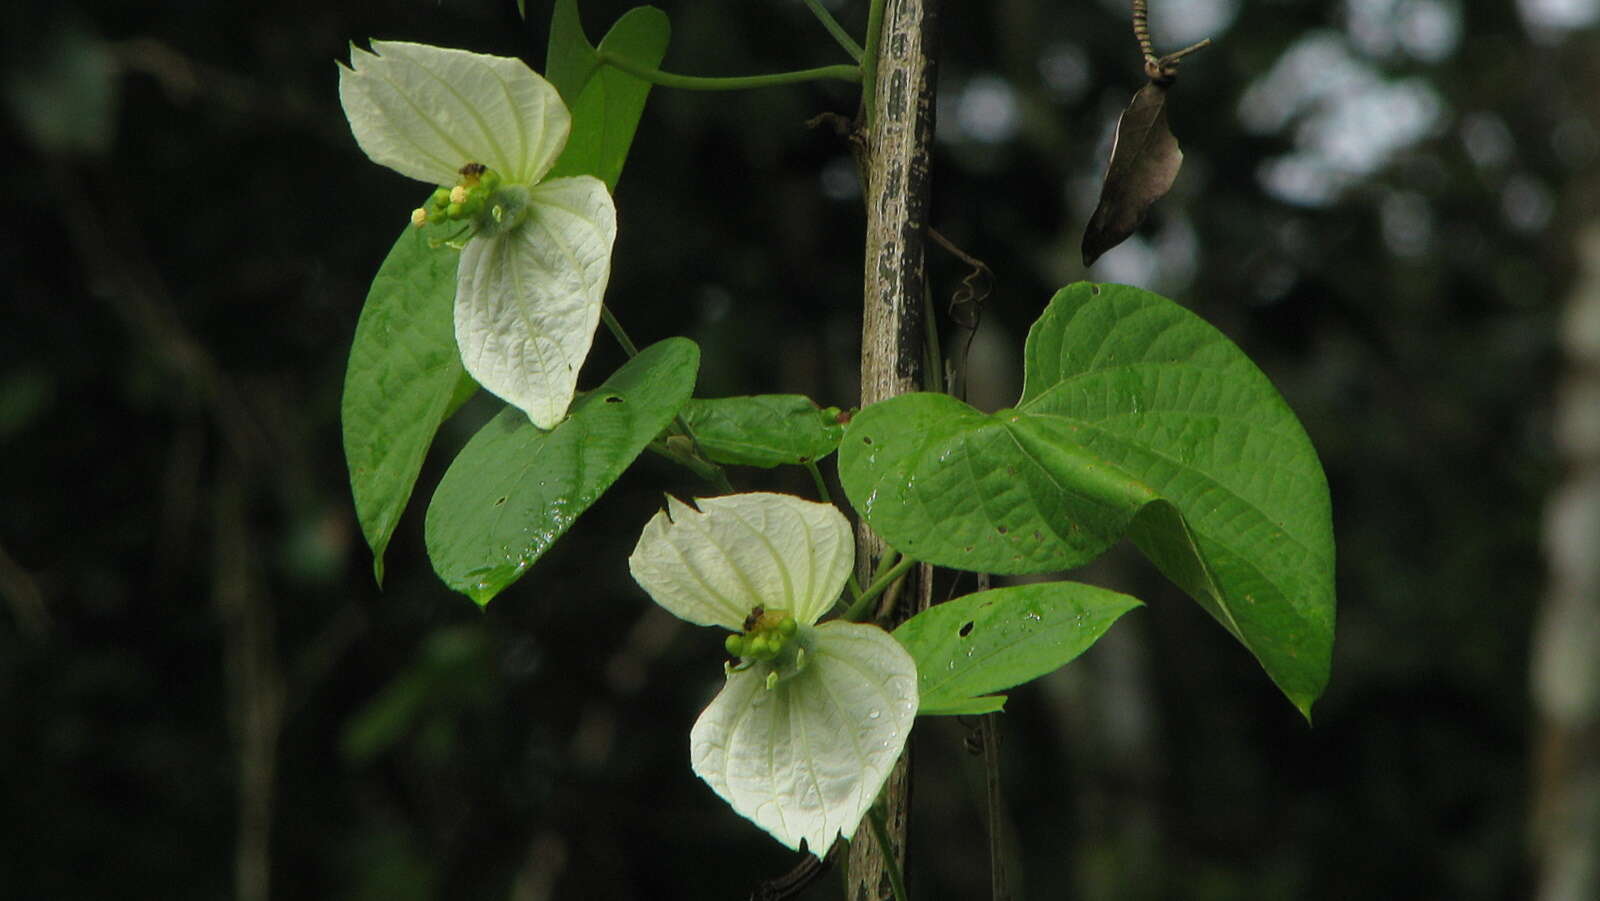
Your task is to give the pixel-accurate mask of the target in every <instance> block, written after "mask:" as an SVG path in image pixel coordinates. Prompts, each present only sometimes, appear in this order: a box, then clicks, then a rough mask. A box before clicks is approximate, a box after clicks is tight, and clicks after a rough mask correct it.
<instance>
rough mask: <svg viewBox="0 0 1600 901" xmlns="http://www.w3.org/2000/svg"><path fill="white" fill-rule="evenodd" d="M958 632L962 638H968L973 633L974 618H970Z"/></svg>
mask: <svg viewBox="0 0 1600 901" xmlns="http://www.w3.org/2000/svg"><path fill="white" fill-rule="evenodd" d="M957 634H959V635H960V636H961V637H962V638H966V637H967V636H968V635H971V634H972V620H970V619H969V620H967V622H966V625H964V626H962V627H961V629H960V631H959V632H958V633H957Z"/></svg>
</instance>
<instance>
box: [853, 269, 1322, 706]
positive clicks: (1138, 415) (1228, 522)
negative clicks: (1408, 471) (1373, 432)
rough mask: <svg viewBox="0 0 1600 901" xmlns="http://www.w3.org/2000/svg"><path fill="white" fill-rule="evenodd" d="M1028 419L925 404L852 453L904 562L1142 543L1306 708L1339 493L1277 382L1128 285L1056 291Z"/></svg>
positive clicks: (865, 500)
mask: <svg viewBox="0 0 1600 901" xmlns="http://www.w3.org/2000/svg"><path fill="white" fill-rule="evenodd" d="M1024 367H1025V383H1024V389H1023V395H1022V400H1021V402H1020V403H1019V404H1018V405H1017V407H1016V409H1013V410H1004V411H1000V412H998V413H995V414H993V415H986V414H983V413H980V412H978V411H977V410H974V409H972V408H971V407H968V406H966V405H965V404H962V403H960V402H959V401H956V400H954V399H952V398H948V397H944V396H942V395H926V394H912V395H903V396H901V397H897V398H893V399H891V400H888V401H884V402H882V403H879V404H874V405H873V406H871V407H868V408H867V409H865V410H862V411H861V412H860V413H858V414H857V415H856V416H855V418H854V419H853V420H852V422H851V424H850V426H849V428H848V429H847V430H846V432H845V438H844V442H843V443H842V444H841V445H840V453H839V470H840V478H841V481H842V482H843V484H844V488H845V492H846V494H847V495H848V496H849V498H850V500H851V503H853V504H854V505H855V506H856V509H857V510H858V511H860V512H861V514H862V516H864V517H866V519H867V521H868V522H869V523H870V524H871V526H872V528H873V529H874V530H876V531H877V532H878V533H879V534H880V535H882V536H883V537H884V539H885V540H887V541H888V542H889V543H890V544H892V545H894V546H895V547H896V548H897V549H899V550H900V551H901V552H903V553H905V554H907V555H909V556H912V557H915V558H917V559H919V560H925V561H928V562H930V563H934V564H937V565H941V566H950V567H955V568H959V569H969V570H974V571H980V572H995V573H1021V572H1044V571H1049V570H1056V569H1065V568H1069V567H1073V566H1079V565H1082V564H1084V563H1087V562H1088V561H1089V560H1092V559H1093V558H1094V557H1096V556H1098V555H1099V554H1100V553H1102V552H1103V551H1104V550H1105V549H1106V548H1107V547H1109V546H1110V545H1111V544H1112V543H1113V542H1114V541H1116V540H1117V539H1118V538H1120V537H1122V536H1123V535H1124V534H1126V535H1127V536H1128V537H1130V538H1132V539H1133V540H1134V542H1135V543H1136V544H1137V545H1138V546H1139V548H1140V549H1141V550H1142V551H1144V553H1145V555H1146V556H1148V557H1149V558H1150V559H1151V560H1152V561H1153V562H1155V564H1156V565H1157V566H1158V567H1159V568H1160V569H1161V571H1162V572H1163V573H1165V574H1166V575H1167V576H1168V577H1169V578H1171V579H1172V580H1173V581H1174V582H1176V583H1177V584H1178V585H1179V586H1181V587H1182V588H1183V589H1184V590H1185V591H1187V592H1188V593H1189V594H1190V595H1191V596H1192V597H1194V598H1195V599H1196V600H1197V601H1198V602H1199V603H1200V604H1201V605H1202V606H1203V607H1205V609H1206V610H1207V611H1209V612H1210V613H1211V614H1212V616H1213V617H1215V618H1216V619H1217V620H1218V622H1220V623H1222V625H1223V626H1224V627H1225V628H1227V629H1228V631H1229V632H1231V633H1233V635H1234V636H1235V637H1236V638H1238V639H1239V641H1240V642H1242V643H1243V644H1244V645H1245V647H1246V648H1248V649H1249V650H1250V652H1251V653H1252V654H1254V655H1255V657H1256V659H1257V660H1258V661H1260V663H1261V665H1262V667H1263V668H1264V669H1266V671H1267V673H1268V675H1269V676H1271V678H1272V679H1273V681H1274V682H1275V683H1276V684H1277V685H1278V687H1279V688H1280V689H1281V690H1282V691H1283V692H1284V694H1285V695H1286V696H1288V698H1289V699H1290V700H1291V701H1292V702H1293V703H1294V704H1295V705H1296V706H1297V707H1299V708H1300V709H1301V711H1302V712H1307V713H1308V712H1309V710H1310V706H1311V703H1312V702H1313V701H1314V700H1315V699H1316V698H1317V696H1318V695H1320V694H1321V692H1322V689H1323V687H1324V686H1325V685H1326V683H1327V678H1328V666H1329V661H1330V657H1331V654H1332V645H1333V619H1334V593H1333V559H1334V552H1333V529H1332V522H1331V513H1330V508H1329V503H1328V488H1327V481H1326V479H1325V477H1324V476H1323V473H1322V467H1321V465H1320V464H1319V463H1318V462H1317V456H1316V452H1315V451H1314V450H1313V449H1312V447H1311V442H1310V440H1309V439H1308V438H1307V437H1306V435H1305V432H1304V430H1303V429H1301V427H1300V424H1299V422H1298V421H1296V419H1295V418H1294V414H1293V413H1292V412H1290V410H1289V408H1288V406H1287V405H1286V404H1284V402H1283V399H1282V398H1281V397H1280V396H1279V395H1278V393H1277V391H1276V390H1274V389H1273V387H1272V385H1271V383H1270V382H1268V381H1267V378H1266V376H1264V375H1262V374H1261V372H1260V370H1258V369H1257V368H1256V367H1255V366H1254V364H1252V363H1251V362H1250V361H1249V359H1248V358H1246V357H1245V355H1244V354H1243V353H1242V352H1241V351H1240V350H1239V349H1238V348H1237V347H1235V346H1234V345H1233V344H1232V343H1231V342H1229V341H1228V340H1227V339H1226V338H1225V337H1223V336H1222V334H1221V333H1219V332H1217V331H1216V329H1214V328H1212V327H1211V326H1210V325H1208V324H1206V323H1205V322H1204V321H1203V320H1201V319H1200V318H1198V317H1196V316H1195V315H1193V314H1192V313H1190V312H1188V311H1187V310H1185V309H1183V308H1182V307H1179V306H1178V305H1176V304H1174V303H1172V302H1171V301H1169V300H1166V299H1165V298H1161V297H1158V296H1156V295H1154V294H1151V293H1149V292H1146V291H1141V290H1139V289H1137V288H1129V287H1124V286H1118V285H1090V284H1076V285H1072V286H1070V287H1068V288H1065V289H1063V290H1062V291H1060V292H1059V293H1057V294H1056V296H1055V298H1054V299H1053V300H1052V301H1051V303H1050V306H1049V308H1048V309H1046V310H1045V313H1044V315H1043V316H1041V317H1040V319H1039V321H1038V322H1036V323H1035V324H1034V326H1033V329H1032V330H1031V331H1030V332H1029V334H1028V342H1027V347H1026V350H1025V357H1024Z"/></svg>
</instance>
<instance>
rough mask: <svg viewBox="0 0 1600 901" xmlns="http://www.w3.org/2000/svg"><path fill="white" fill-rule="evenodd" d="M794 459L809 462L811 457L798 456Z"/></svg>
mask: <svg viewBox="0 0 1600 901" xmlns="http://www.w3.org/2000/svg"><path fill="white" fill-rule="evenodd" d="M796 459H797V460H798V461H799V462H801V463H810V462H811V458H810V457H798V458H796Z"/></svg>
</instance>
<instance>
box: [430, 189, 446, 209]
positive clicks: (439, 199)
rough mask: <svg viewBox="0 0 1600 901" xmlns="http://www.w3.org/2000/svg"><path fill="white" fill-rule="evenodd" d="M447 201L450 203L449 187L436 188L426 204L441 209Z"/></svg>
mask: <svg viewBox="0 0 1600 901" xmlns="http://www.w3.org/2000/svg"><path fill="white" fill-rule="evenodd" d="M449 203H450V189H449V188H438V189H436V190H435V191H434V192H433V196H432V197H429V198H428V205H429V206H432V207H436V208H439V209H443V208H444V207H445V206H446V205H448V204H449Z"/></svg>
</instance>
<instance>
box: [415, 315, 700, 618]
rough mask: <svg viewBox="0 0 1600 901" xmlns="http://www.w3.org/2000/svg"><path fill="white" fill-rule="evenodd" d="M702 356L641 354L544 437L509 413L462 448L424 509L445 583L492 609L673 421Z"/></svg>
mask: <svg viewBox="0 0 1600 901" xmlns="http://www.w3.org/2000/svg"><path fill="white" fill-rule="evenodd" d="M699 363H700V350H699V348H698V347H696V346H695V344H694V342H693V341H690V340H688V339H687V338H668V339H666V340H665V341H661V342H658V343H656V344H653V345H651V346H650V347H647V348H645V349H644V350H643V351H641V352H640V353H639V355H638V356H637V357H634V358H633V359H632V360H630V361H628V363H627V364H626V365H624V366H623V367H622V368H621V369H619V370H617V371H616V372H615V373H613V374H612V376H611V378H609V379H607V380H606V381H605V384H603V385H601V386H600V387H599V388H596V389H595V390H593V391H591V392H589V393H588V394H585V395H584V396H583V397H581V398H579V399H578V401H577V402H575V403H574V404H573V405H572V411H571V412H570V413H569V414H568V415H567V418H566V420H565V421H563V422H562V423H561V424H560V425H557V426H556V427H555V428H554V429H552V430H550V431H548V432H544V431H540V430H539V429H536V428H534V427H533V424H532V423H530V422H529V421H528V417H527V416H526V415H524V414H523V413H522V411H520V410H517V409H515V408H510V407H508V408H507V409H505V410H502V411H501V412H500V414H499V415H498V416H496V417H495V418H494V419H491V420H490V421H489V422H488V424H487V425H485V426H484V427H483V428H482V429H481V430H479V432H478V434H476V435H474V436H473V437H472V440H471V441H468V442H467V446H466V447H464V448H462V450H461V453H460V455H458V456H457V457H456V459H455V461H454V462H452V463H451V464H450V469H449V471H448V472H446V473H445V475H444V478H443V479H442V480H441V481H440V482H439V488H438V490H437V491H435V492H434V495H433V502H432V503H431V504H430V505H429V506H428V517H427V522H426V525H425V532H426V537H427V544H428V556H429V558H431V559H432V560H433V568H434V571H435V572H437V573H438V574H439V577H440V578H441V579H443V580H444V581H445V584H447V585H449V586H450V587H451V588H454V589H456V590H457V591H460V592H462V593H464V594H466V595H467V596H468V597H470V598H472V599H473V600H474V601H476V602H477V603H478V604H480V605H484V604H488V603H489V601H491V600H493V599H494V597H495V595H497V594H499V593H500V592H501V591H502V590H503V589H505V587H506V586H507V585H510V584H511V583H512V582H515V581H516V580H517V579H518V578H519V577H520V576H521V575H522V573H523V572H524V571H526V570H527V568H528V567H529V566H530V565H531V564H532V563H533V562H534V561H535V560H537V559H539V557H540V556H541V555H542V554H543V553H544V552H545V551H546V550H548V549H549V548H550V546H551V545H552V544H554V543H555V541H556V539H557V538H560V537H561V536H562V535H563V534H565V533H566V531H567V529H568V528H569V527H571V525H572V522H573V520H575V519H577V517H578V515H579V514H581V513H582V512H583V511H585V510H587V509H589V506H590V505H591V504H593V503H594V502H595V500H596V499H597V498H599V497H600V495H601V494H603V493H605V490H606V489H607V488H609V487H610V486H611V483H612V482H615V481H616V480H617V478H618V477H619V476H621V475H622V472H623V470H625V469H627V468H628V465H629V464H631V463H632V462H633V461H634V458H636V457H638V456H639V454H640V453H641V452H642V451H643V450H644V448H645V446H646V445H648V444H649V443H650V441H651V440H652V439H654V438H655V437H656V435H658V434H660V432H661V430H662V429H663V428H665V427H666V426H667V424H668V423H670V422H671V421H672V419H673V417H674V416H676V415H677V413H678V410H679V408H681V407H682V406H683V403H684V401H686V400H688V399H689V394H690V393H691V392H692V391H693V390H694V379H695V372H696V370H697V369H698V367H699Z"/></svg>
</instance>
